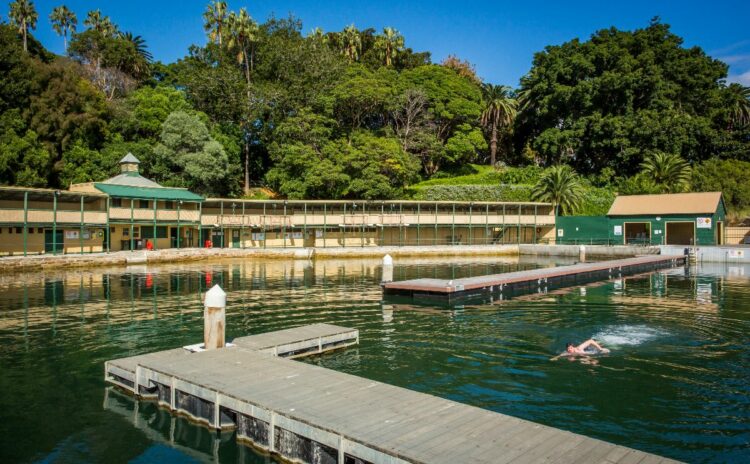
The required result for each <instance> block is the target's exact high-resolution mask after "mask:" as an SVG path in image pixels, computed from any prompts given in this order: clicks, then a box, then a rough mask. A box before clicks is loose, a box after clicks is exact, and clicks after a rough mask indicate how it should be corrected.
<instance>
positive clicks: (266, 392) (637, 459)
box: [105, 326, 674, 464]
mask: <svg viewBox="0 0 750 464" xmlns="http://www.w3.org/2000/svg"><path fill="white" fill-rule="evenodd" d="M340 329H343V328H339V327H336V326H325V327H320V326H318V327H317V328H310V327H302V328H298V329H292V330H289V331H282V332H283V333H281V332H279V333H271V334H265V335H260V336H254V337H257V338H255V340H250V341H249V342H248V343H242V342H241V339H238V340H236V341H237V343H236V346H234V347H230V348H223V349H218V350H212V351H205V352H198V353H190V352H188V351H186V350H184V349H177V350H167V351H163V352H160V353H153V354H147V355H143V356H137V357H131V358H126V359H124V360H114V361H109V362H107V363H106V364H105V375H106V378H107V381H109V382H110V383H113V384H115V385H118V386H120V387H121V388H124V389H126V390H128V391H130V392H132V393H138V394H139V395H140V396H142V397H151V398H154V399H157V400H158V401H159V402H160V403H161V404H163V405H165V406H167V407H169V408H170V409H172V410H174V411H176V412H179V413H182V414H187V415H188V416H190V417H191V418H193V419H194V420H197V421H200V422H203V423H204V424H206V425H208V426H209V427H213V428H217V429H220V428H228V427H236V428H237V436H238V438H239V439H240V440H243V441H245V440H246V441H250V442H252V443H253V444H254V445H255V446H258V447H261V448H265V449H267V450H269V451H271V452H273V453H277V454H279V455H281V456H283V457H284V458H286V459H288V460H296V461H300V462H309V463H316V464H317V463H341V464H344V463H354V464H360V463H368V462H369V463H401V462H415V463H457V462H472V463H493V464H494V463H497V464H502V463H526V462H528V463H531V462H550V463H574V462H575V463H579V462H590V463H610V464H615V463H626V462H628V463H631V462H632V463H660V462H665V463H666V462H674V461H671V460H669V459H665V458H661V457H659V456H655V455H651V454H648V453H644V452H641V451H636V450H633V449H629V448H625V447H621V446H617V445H614V444H611V443H607V442H604V441H600V440H596V439H593V438H588V437H585V436H582V435H577V434H574V433H570V432H566V431H563V430H558V429H555V428H552V427H548V426H544V425H540V424H536V423H533V422H529V421H526V420H522V419H517V418H514V417H510V416H506V415H504V414H499V413H496V412H492V411H487V410H484V409H480V408H476V407H473V406H468V405H464V404H460V403H456V402H454V401H450V400H446V399H442V398H438V397H435V396H432V395H427V394H424V393H418V392H415V391H411V390H407V389H404V388H400V387H396V386H392V385H388V384H384V383H381V382H375V381H371V380H368V379H364V378H361V377H357V376H353V375H349V374H345V373H341V372H336V371H332V370H330V369H325V368H322V367H319V366H314V365H310V364H305V363H301V362H298V361H293V360H290V359H284V358H281V357H278V356H274V355H273V353H272V352H267V351H266V352H261V351H258V350H257V349H254V348H251V347H250V346H254V347H256V346H261V349H264V350H267V349H268V343H269V342H271V343H273V342H272V340H274V339H279V340H282V341H283V343H284V344H287V345H288V344H292V342H294V340H290V338H291V337H293V336H294V335H295V334H305V335H302V338H305V337H308V335H309V334H310V333H315V331H316V330H317V331H318V332H325V331H326V330H327V332H326V333H325V335H319V337H322V339H325V337H326V336H328V335H332V336H334V337H335V336H337V335H339V336H340V335H341V334H342V333H347V332H346V330H347V329H344V330H343V331H341V330H340ZM348 330H350V332H351V329H348ZM333 332H336V333H333ZM355 332H356V331H355ZM357 337H358V333H357ZM243 338H245V337H243ZM247 338H252V337H247ZM305 339H307V340H310V338H305ZM313 339H314V337H313ZM298 341H303V340H298ZM321 343H322V342H319V344H321ZM275 346H276V345H275ZM125 372H127V374H128V375H125ZM128 376H129V378H130V379H132V382H130V385H128V382H123V380H128V378H127V377H128Z"/></svg>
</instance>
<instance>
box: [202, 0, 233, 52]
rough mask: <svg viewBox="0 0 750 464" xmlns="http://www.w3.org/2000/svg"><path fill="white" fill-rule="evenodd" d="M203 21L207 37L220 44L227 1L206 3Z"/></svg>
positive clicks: (224, 23) (225, 17) (225, 21)
mask: <svg viewBox="0 0 750 464" xmlns="http://www.w3.org/2000/svg"><path fill="white" fill-rule="evenodd" d="M203 21H204V24H203V29H205V30H206V32H208V38H209V39H210V40H211V41H213V42H216V43H217V44H219V45H221V44H222V38H223V36H224V26H225V25H226V23H227V2H218V1H213V2H211V3H209V4H208V5H206V11H205V12H204V13H203Z"/></svg>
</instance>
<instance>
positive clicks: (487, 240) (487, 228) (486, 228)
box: [484, 203, 490, 245]
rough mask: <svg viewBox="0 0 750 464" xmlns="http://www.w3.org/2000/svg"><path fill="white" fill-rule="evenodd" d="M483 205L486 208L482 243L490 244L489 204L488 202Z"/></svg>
mask: <svg viewBox="0 0 750 464" xmlns="http://www.w3.org/2000/svg"><path fill="white" fill-rule="evenodd" d="M485 206H486V208H485V210H484V244H485V245H489V244H490V205H489V203H488V204H486V205H485Z"/></svg>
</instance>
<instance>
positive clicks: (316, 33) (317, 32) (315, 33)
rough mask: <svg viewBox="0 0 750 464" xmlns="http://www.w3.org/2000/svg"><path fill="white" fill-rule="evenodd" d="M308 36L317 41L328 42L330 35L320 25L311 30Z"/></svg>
mask: <svg viewBox="0 0 750 464" xmlns="http://www.w3.org/2000/svg"><path fill="white" fill-rule="evenodd" d="M307 38H309V39H311V40H312V41H314V42H315V43H322V44H327V43H328V36H326V34H325V32H323V29H321V28H319V27H316V28H315V29H313V30H312V31H310V34H309V35H308V36H307Z"/></svg>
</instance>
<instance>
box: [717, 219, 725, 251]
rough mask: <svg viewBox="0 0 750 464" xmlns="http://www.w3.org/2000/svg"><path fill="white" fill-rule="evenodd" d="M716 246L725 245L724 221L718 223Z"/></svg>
mask: <svg viewBox="0 0 750 464" xmlns="http://www.w3.org/2000/svg"><path fill="white" fill-rule="evenodd" d="M716 244H717V245H724V223H723V222H722V221H717V222H716Z"/></svg>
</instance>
